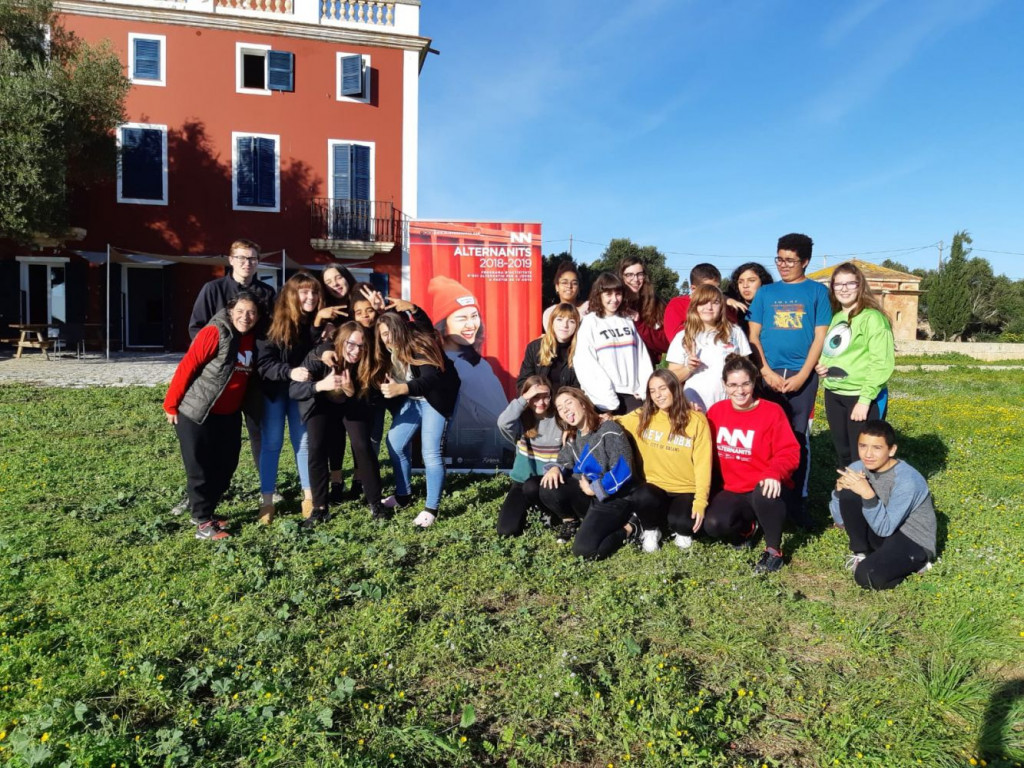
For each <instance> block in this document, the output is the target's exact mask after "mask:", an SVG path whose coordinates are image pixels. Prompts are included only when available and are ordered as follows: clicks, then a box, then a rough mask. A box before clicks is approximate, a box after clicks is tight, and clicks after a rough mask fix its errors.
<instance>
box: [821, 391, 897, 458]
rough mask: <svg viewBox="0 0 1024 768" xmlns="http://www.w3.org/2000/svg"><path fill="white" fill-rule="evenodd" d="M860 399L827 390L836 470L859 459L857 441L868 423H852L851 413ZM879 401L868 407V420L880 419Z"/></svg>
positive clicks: (827, 414) (829, 423)
mask: <svg viewBox="0 0 1024 768" xmlns="http://www.w3.org/2000/svg"><path fill="white" fill-rule="evenodd" d="M859 399H860V398H859V397H857V396H856V395H837V394H836V393H835V392H830V391H829V390H827V389H826V390H825V416H826V417H827V418H828V431H829V432H831V433H832V444H833V445H835V447H836V468H837V469H845V468H846V467H848V466H850V464H851V463H852V462H854V461H856V460H857V459H858V458H859V454H858V453H857V439H858V438H859V437H860V433H861V430H863V429H864V424H866V423H867V422H866V421H850V412H851V411H853V407H854V406H855V405H857V401H858V400H859ZM882 416H883V415H882V414H880V413H879V412H878V401H877V400H875V401H873V402H872V403H871V405H870V406H869V407H868V420H871V419H880V418H882Z"/></svg>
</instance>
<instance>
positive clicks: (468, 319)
mask: <svg viewBox="0 0 1024 768" xmlns="http://www.w3.org/2000/svg"><path fill="white" fill-rule="evenodd" d="M409 238H410V247H409V252H410V276H409V277H410V300H411V301H412V302H413V303H414V304H416V305H417V306H419V307H421V308H422V309H423V310H424V311H425V312H426V313H427V314H428V315H430V319H431V320H432V321H433V323H434V326H435V327H436V328H437V329H438V331H439V332H440V334H441V337H442V338H443V340H444V348H445V354H446V355H447V357H448V360H449V362H450V363H451V364H452V365H454V366H455V369H456V370H457V371H458V373H459V378H460V379H461V380H462V385H461V387H460V389H459V399H458V403H457V404H456V407H455V413H454V415H453V416H452V419H451V421H450V423H449V426H448V436H447V444H446V448H445V464H446V466H447V468H448V469H451V470H454V471H460V470H463V471H474V470H475V471H487V470H491V471H493V470H496V469H510V468H511V466H512V459H513V446H512V444H511V443H509V442H508V441H507V440H505V439H504V438H503V437H502V436H501V434H500V433H499V432H498V428H497V420H498V416H499V415H500V414H501V412H502V411H503V410H505V407H506V406H507V405H508V402H509V400H510V399H511V398H514V397H515V396H516V392H515V380H516V376H517V374H518V373H519V366H520V364H521V363H522V360H523V351H524V350H525V349H526V345H527V344H528V343H529V342H530V341H532V340H533V339H535V338H536V337H537V336H539V335H540V333H541V327H540V317H541V309H542V308H541V258H542V256H541V240H540V224H527V223H482V222H437V221H417V222H413V223H412V224H410V226H409Z"/></svg>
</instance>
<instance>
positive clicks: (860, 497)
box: [830, 420, 936, 589]
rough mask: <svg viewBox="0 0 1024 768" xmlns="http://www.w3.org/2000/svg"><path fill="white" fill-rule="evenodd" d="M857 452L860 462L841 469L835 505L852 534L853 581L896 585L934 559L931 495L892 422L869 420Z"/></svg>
mask: <svg viewBox="0 0 1024 768" xmlns="http://www.w3.org/2000/svg"><path fill="white" fill-rule="evenodd" d="M857 453H858V454H859V456H860V461H855V462H853V463H852V464H851V465H850V466H849V467H847V468H845V469H839V470H837V472H838V473H839V479H838V481H836V489H835V491H833V492H832V502H831V505H830V506H831V508H832V511H833V513H835V512H838V513H839V514H840V515H841V516H842V520H843V524H844V525H845V526H846V533H847V535H848V536H849V538H850V550H851V551H852V552H853V554H852V555H850V558H849V559H848V561H847V568H849V569H850V570H852V571H853V578H854V580H855V581H856V582H857V583H858V584H860V586H862V587H864V588H865V589H892V588H893V587H895V586H896V585H897V584H899V583H900V582H902V581H903V580H904V579H905V578H906V577H907V576H909V575H910V574H912V573H916V572H919V571H923V570H927V569H928V568H929V567H930V566H931V561H932V560H934V559H935V535H936V522H935V507H934V506H933V505H932V495H931V492H930V491H929V490H928V483H927V481H926V480H925V479H924V477H922V476H921V473H920V472H918V471H917V470H916V469H914V468H913V467H911V466H910V465H909V464H907V463H906V462H905V461H901V460H899V459H897V458H896V433H895V431H894V430H893V428H892V427H891V426H890V425H889V423H888V422H885V421H880V420H874V421H868V422H866V424H865V425H864V430H863V431H862V432H861V435H860V437H859V438H858V440H857Z"/></svg>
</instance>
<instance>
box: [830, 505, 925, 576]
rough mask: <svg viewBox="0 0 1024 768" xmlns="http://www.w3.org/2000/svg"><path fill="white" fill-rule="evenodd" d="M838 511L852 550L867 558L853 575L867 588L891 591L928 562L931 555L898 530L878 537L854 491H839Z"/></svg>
mask: <svg viewBox="0 0 1024 768" xmlns="http://www.w3.org/2000/svg"><path fill="white" fill-rule="evenodd" d="M839 511H840V513H841V514H842V516H843V524H844V525H845V526H846V535H847V536H849V537H850V550H851V551H852V552H857V553H860V554H865V555H867V557H866V558H864V560H862V561H861V563H860V565H858V566H857V568H856V570H854V572H853V578H854V580H855V581H856V582H857V583H858V584H859V585H860V586H862V587H863V588H864V589H892V588H893V587H895V586H897V585H898V584H900V583H901V582H902V581H903V580H904V579H905V578H907V576H909V575H910V574H912V573H917V572H918V571H919V570H921V569H922V568H923V567H924V565H925V563H927V562H928V560H929V557H928V552H927V551H926V550H925V548H924V547H922V546H921V545H920V544H917V543H916V542H913V541H911V540H910V539H909V538H908V537H907V536H906V535H904V534H903V533H901V532H900V530H899V529H896V530H895V531H893V533H892V534H890V535H889V536H885V537H884V538H883V537H882V536H879V535H878V534H876V533H875V532H874V531H873V530H872V529H871V526H870V525H868V521H867V520H866V519H865V518H864V499H862V498H861V497H860V496H858V495H857V494H856V493H854V492H853V491H851V490H842V491H840V492H839Z"/></svg>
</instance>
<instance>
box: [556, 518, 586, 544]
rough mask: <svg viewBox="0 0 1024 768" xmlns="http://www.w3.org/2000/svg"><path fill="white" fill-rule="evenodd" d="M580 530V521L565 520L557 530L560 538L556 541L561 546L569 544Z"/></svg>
mask: <svg viewBox="0 0 1024 768" xmlns="http://www.w3.org/2000/svg"><path fill="white" fill-rule="evenodd" d="M579 529H580V521H579V520H576V519H572V520H563V521H562V524H561V525H560V526H558V528H557V529H556V532H557V535H558V538H557V539H555V541H557V542H558V543H559V544H568V543H569V542H570V541H572V540H573V539H574V538H575V537H576V532H577V531H578V530H579Z"/></svg>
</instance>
